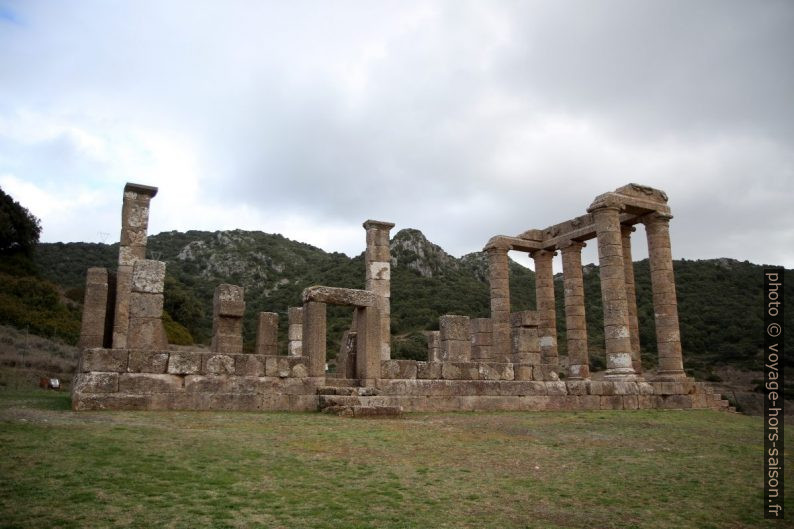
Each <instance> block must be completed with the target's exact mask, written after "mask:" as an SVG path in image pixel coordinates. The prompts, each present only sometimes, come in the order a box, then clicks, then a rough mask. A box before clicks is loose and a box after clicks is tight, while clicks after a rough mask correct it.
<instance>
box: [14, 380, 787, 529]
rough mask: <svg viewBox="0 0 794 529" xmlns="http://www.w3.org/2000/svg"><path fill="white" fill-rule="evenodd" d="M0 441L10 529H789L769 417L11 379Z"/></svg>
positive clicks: (703, 412)
mask: <svg viewBox="0 0 794 529" xmlns="http://www.w3.org/2000/svg"><path fill="white" fill-rule="evenodd" d="M787 444H788V447H789V452H788V453H789V454H790V448H791V447H794V436H791V435H787ZM0 447H2V458H1V459H0V526H2V527H5V528H10V527H37V528H38V527H190V528H194V527H275V528H281V527H283V528H357V527H362V528H363V527H388V528H403V527H417V528H443V527H477V528H481V527H485V528H491V527H494V528H528V527H531V528H535V527H538V528H541V527H542V528H546V527H548V528H553V527H576V528H580V527H594V528H612V527H614V528H630V527H637V528H661V527H664V528H668V527H669V528H686V527H697V528H710V527H713V528H738V527H783V523H781V522H778V523H775V522H767V523H765V522H764V520H763V518H762V505H761V503H762V492H763V488H762V486H763V485H762V448H763V446H762V431H761V420H760V419H759V418H753V417H746V416H742V415H734V414H724V413H716V412H706V411H688V412H670V411H668V412H661V411H659V412H655V411H634V412H589V413H584V412H583V413H445V414H416V415H407V416H406V417H405V418H402V419H389V420H384V419H379V420H365V419H346V418H340V417H335V416H328V415H323V414H307V413H304V414H288V413H208V412H96V413H94V412H81V413H73V412H71V411H70V410H69V397H68V395H65V394H63V393H54V392H45V391H41V390H30V391H20V390H0ZM787 459H789V460H790V457H789V458H787ZM788 468H789V469H791V465H789V467H788ZM786 478H787V481H788V483H790V484H791V485H790V486H794V479H792V472H791V471H790V470H788V471H787V477H786ZM786 507H787V509H788V511H789V514H790V515H792V516H794V510H793V509H794V505H792V502H790V501H789V502H788V503H787V505H786ZM791 526H792V525H789V527H791Z"/></svg>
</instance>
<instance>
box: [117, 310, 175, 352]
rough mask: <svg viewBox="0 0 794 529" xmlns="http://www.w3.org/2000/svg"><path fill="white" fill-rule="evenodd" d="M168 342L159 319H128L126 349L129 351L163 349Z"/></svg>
mask: <svg viewBox="0 0 794 529" xmlns="http://www.w3.org/2000/svg"><path fill="white" fill-rule="evenodd" d="M167 343H168V340H167V339H166V336H165V329H164V328H163V321H162V319H161V318H159V317H158V318H134V317H130V323H129V331H128V334H127V347H128V348H130V349H148V350H154V349H160V350H162V349H165V346H166V345H167Z"/></svg>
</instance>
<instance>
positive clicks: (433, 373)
mask: <svg viewBox="0 0 794 529" xmlns="http://www.w3.org/2000/svg"><path fill="white" fill-rule="evenodd" d="M441 366H442V364H441V362H417V363H416V378H421V379H439V378H441Z"/></svg>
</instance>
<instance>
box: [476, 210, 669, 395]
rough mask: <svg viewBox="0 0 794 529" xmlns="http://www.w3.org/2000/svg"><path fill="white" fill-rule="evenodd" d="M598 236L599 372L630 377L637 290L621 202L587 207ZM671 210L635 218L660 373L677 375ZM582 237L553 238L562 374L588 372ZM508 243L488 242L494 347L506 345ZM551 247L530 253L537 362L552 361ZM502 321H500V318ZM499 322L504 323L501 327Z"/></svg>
mask: <svg viewBox="0 0 794 529" xmlns="http://www.w3.org/2000/svg"><path fill="white" fill-rule="evenodd" d="M592 213H593V218H594V221H595V227H596V237H597V242H598V260H599V268H600V277H601V297H602V301H603V310H604V339H605V348H606V359H607V372H606V375H605V376H606V377H608V378H617V379H630V378H634V377H636V376H638V375H640V374H641V373H642V362H641V358H640V340H639V321H638V316H637V294H636V288H635V284H634V266H633V259H632V254H631V234H632V232H634V231H635V229H634V228H633V227H631V226H623V225H621V223H620V206H619V205H607V206H602V207H598V208H596V209H594V210H593V211H592ZM671 218H672V217H671V216H670V215H665V214H661V213H650V214H648V215H645V216H644V217H642V218H641V219H640V221H641V222H642V223H643V224H644V225H645V231H646V235H647V238H648V254H649V261H650V270H651V283H652V291H653V307H654V315H655V323H656V341H657V348H658V351H659V370H658V378H659V379H672V380H675V379H678V378H681V377H683V376H684V370H683V358H682V352H681V337H680V332H679V326H678V304H677V300H676V294H675V279H674V276H673V258H672V252H671V248H670V231H669V221H670V219H671ZM584 246H585V243H584V242H581V241H576V240H571V241H568V242H567V243H565V244H561V245H558V248H559V250H560V251H561V253H562V266H563V281H564V292H565V301H564V305H565V323H566V328H567V347H568V358H569V367H568V378H569V379H573V380H576V379H585V378H589V376H590V372H589V367H588V365H589V355H588V344H587V323H586V318H585V316H586V315H585V302H584V281H583V276H582V248H583V247H584ZM508 250H509V248H508V247H500V246H493V247H490V248H488V250H487V253H488V262H489V266H490V270H491V273H490V281H491V319H492V321H493V333H494V334H493V347H494V349H495V351H496V352H497V353H500V352H501V351H503V350H504V351H507V352H509V348H510V326H509V322H510V286H509V278H508V257H507V252H508ZM554 255H555V252H554V251H552V250H537V251H534V252H531V253H530V256H531V257H532V259H533V260H534V262H535V295H536V304H537V311H538V320H539V321H538V323H539V326H538V334H539V338H540V349H541V355H542V363H543V364H550V365H558V351H557V325H556V313H555V300H554V276H553V272H552V258H553V257H554ZM505 323H506V325H505ZM503 325H505V326H504V327H503Z"/></svg>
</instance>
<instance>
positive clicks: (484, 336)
mask: <svg viewBox="0 0 794 529" xmlns="http://www.w3.org/2000/svg"><path fill="white" fill-rule="evenodd" d="M469 335H470V336H471V359H472V361H482V362H491V361H495V362H506V361H507V360H497V358H502V357H503V356H504V355H502V354H495V353H494V346H493V324H492V320H491V318H472V319H470V320H469Z"/></svg>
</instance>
